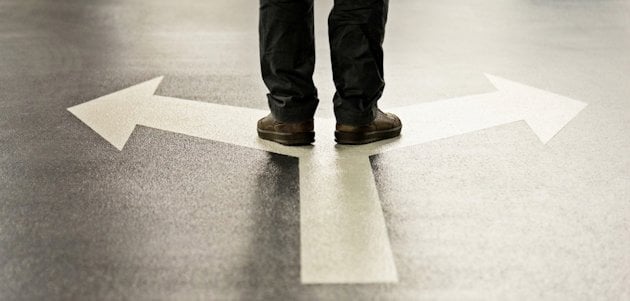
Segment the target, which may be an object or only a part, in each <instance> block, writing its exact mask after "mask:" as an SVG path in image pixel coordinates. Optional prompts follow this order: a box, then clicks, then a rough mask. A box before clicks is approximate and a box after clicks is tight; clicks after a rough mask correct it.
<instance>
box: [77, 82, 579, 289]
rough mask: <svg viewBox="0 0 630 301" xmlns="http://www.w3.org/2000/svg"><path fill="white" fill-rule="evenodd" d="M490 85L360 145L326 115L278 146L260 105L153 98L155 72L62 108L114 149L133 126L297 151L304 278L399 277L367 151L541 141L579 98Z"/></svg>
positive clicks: (575, 108)
mask: <svg viewBox="0 0 630 301" xmlns="http://www.w3.org/2000/svg"><path fill="white" fill-rule="evenodd" d="M486 76H487V77H488V79H489V80H490V81H491V82H492V83H493V84H494V86H495V87H496V88H497V91H495V92H491V93H486V94H480V95H473V96H466V97H459V98H453V99H447V100H442V101H436V102H430V103H423V104H418V105H413V106H408V107H404V108H398V109H396V110H394V111H395V113H397V114H398V115H399V116H400V117H401V119H402V120H403V122H404V127H405V129H404V131H403V135H402V136H401V137H400V138H398V139H394V140H390V141H382V142H378V143H374V144H369V145H363V146H337V145H335V144H334V141H333V137H332V136H333V135H332V134H333V131H334V121H332V120H324V119H318V120H316V125H317V142H316V144H315V145H314V146H308V147H286V146H282V145H279V144H276V143H271V142H268V141H263V140H260V139H258V138H256V135H255V132H254V129H255V123H256V121H257V120H258V119H259V118H260V117H262V116H264V115H266V114H267V112H266V111H262V110H255V109H248V108H240V107H232V106H225V105H217V104H211V103H205V102H198V101H190V100H183V99H177V98H172V97H164V96H156V95H154V92H155V90H156V89H157V87H158V85H159V84H160V82H161V80H162V77H159V78H155V79H153V80H150V81H147V82H144V83H141V84H138V85H136V86H133V87H130V88H127V89H124V90H121V91H118V92H115V93H112V94H109V95H106V96H103V97H100V98H97V99H95V100H92V101H89V102H86V103H83V104H80V105H77V106H74V107H71V108H68V110H69V111H70V112H71V113H72V114H74V115H75V116H76V117H77V118H79V119H80V120H81V121H83V122H85V123H86V124H87V125H88V126H89V127H90V128H92V129H93V130H94V131H96V132H97V133H98V134H99V135H101V136H102V137H103V138H105V139H106V140H107V141H109V142H110V143H111V144H112V145H114V146H115V147H116V148H117V149H119V150H122V149H123V147H124V145H125V143H126V142H127V140H128V139H129V137H130V136H131V133H132V132H133V130H134V128H135V126H136V125H143V126H147V127H152V128H157V129H162V130H166V131H171V132H176V133H181V134H185V135H190V136H195V137H199V138H204V139H210V140H215V141H221V142H225V143H231V144H236V145H240V146H245V147H250V148H255V149H262V150H266V151H270V152H275V153H280V154H285V155H290V156H295V157H299V158H300V165H299V169H300V231H301V234H300V235H301V237H300V238H301V277H302V282H303V283H366V282H396V281H397V280H398V276H397V272H396V267H395V264H394V259H393V256H392V251H391V247H390V244H389V238H388V235H387V227H386V225H385V220H384V218H383V212H382V209H381V205H380V200H379V197H378V192H377V190H376V186H375V183H374V177H373V174H372V172H371V171H372V170H371V165H370V161H369V156H370V155H373V154H377V153H380V152H383V151H387V150H391V149H395V148H400V147H405V146H410V145H416V144H420V143H425V142H428V141H432V140H437V139H442V138H447V137H452V136H455V135H461V134H464V133H469V132H473V131H477V130H481V129H486V128H491V127H494V126H498V125H502V124H507V123H511V122H515V121H519V120H525V121H526V122H527V124H529V126H530V127H531V128H532V130H533V131H534V133H536V135H537V136H538V137H539V138H540V140H541V141H542V142H543V143H547V142H548V141H549V140H550V139H551V138H552V137H553V136H554V135H556V133H558V132H559V131H560V130H561V129H562V128H563V127H564V126H565V125H566V124H567V123H568V122H569V121H570V120H571V119H573V118H574V117H575V116H576V115H577V114H578V113H579V112H580V111H581V110H582V109H583V108H584V107H585V106H586V104H585V103H583V102H580V101H576V100H573V99H569V98H566V97H564V96H560V95H556V94H553V93H550V92H547V91H544V90H540V89H536V88H532V87H529V86H526V85H523V84H519V83H515V82H512V81H509V80H506V79H502V78H499V77H496V76H492V75H486Z"/></svg>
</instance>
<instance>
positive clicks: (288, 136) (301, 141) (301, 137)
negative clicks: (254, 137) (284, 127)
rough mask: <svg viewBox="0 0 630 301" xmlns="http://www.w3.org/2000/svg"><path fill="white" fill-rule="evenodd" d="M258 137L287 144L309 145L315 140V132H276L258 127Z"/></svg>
mask: <svg viewBox="0 0 630 301" xmlns="http://www.w3.org/2000/svg"><path fill="white" fill-rule="evenodd" d="M258 137H260V139H264V140H269V141H273V142H277V143H280V144H282V145H288V146H298V145H309V144H311V143H313V142H315V132H302V133H278V132H273V131H265V130H261V129H258Z"/></svg>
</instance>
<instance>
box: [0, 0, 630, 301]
mask: <svg viewBox="0 0 630 301" xmlns="http://www.w3.org/2000/svg"><path fill="white" fill-rule="evenodd" d="M331 2H332V1H330V0H328V1H317V0H316V23H317V31H318V34H317V35H318V42H317V45H318V66H317V71H316V75H315V79H316V82H317V84H318V88H319V90H320V96H321V99H322V104H321V107H320V109H319V111H318V116H319V117H323V118H331V117H332V110H331V108H332V106H331V104H330V102H328V101H326V99H331V98H332V93H333V85H332V81H331V75H330V66H329V63H328V61H327V59H328V52H327V46H328V44H327V40H326V26H325V25H326V22H325V21H326V20H325V19H326V14H327V11H328V9H329V8H330V6H331V4H332V3H331ZM257 22H258V19H257V4H256V3H255V2H254V1H252V0H231V1H192V0H185V1H163V0H159V1H138V0H132V1H115V0H112V1H80V0H74V1H71V0H64V1H44V0H22V1H17V0H0V299H2V300H121V299H127V300H155V299H159V300H294V299H298V300H318V299H319V300H365V299H373V300H424V299H426V300H436V299H437V300H479V299H483V300H487V299H496V300H505V299H509V300H593V299H598V300H628V299H630V135H629V134H628V133H629V132H630V84H629V80H630V56H628V53H630V3H628V1H587V0H577V1H515V0H514V1H513V0H510V1H454V0H447V1H433V2H429V1H417V0H397V1H392V3H391V4H390V18H389V23H388V32H387V36H386V45H385V49H386V65H385V69H386V81H387V88H386V93H385V96H384V98H383V100H382V102H381V104H382V107H384V108H385V109H387V108H392V109H393V108H397V107H402V106H406V105H412V104H418V103H425V102H433V101H440V100H444V99H449V98H453V97H459V96H466V95H473V94H481V93H487V92H491V91H493V90H494V89H495V88H494V87H493V86H492V84H491V83H490V82H488V80H487V79H486V77H485V76H484V74H485V73H490V74H496V75H498V76H501V77H504V78H508V79H510V80H513V81H517V82H520V83H523V84H527V85H529V86H533V87H537V88H540V89H543V90H546V91H551V92H553V93H557V94H559V95H563V96H566V97H570V98H572V99H576V100H580V101H583V102H586V103H588V107H586V108H585V109H584V110H583V111H582V112H580V114H579V115H577V116H576V117H575V118H574V119H573V120H571V122H570V123H568V124H567V126H566V127H565V128H564V129H562V131H560V132H559V133H558V134H557V135H556V136H555V137H554V138H553V139H552V140H551V141H549V143H547V144H546V145H545V144H542V143H541V142H540V141H539V140H538V138H537V137H536V135H535V134H534V133H533V132H532V130H531V129H530V128H529V127H528V126H527V124H526V123H524V122H522V121H519V122H513V123H509V124H504V125H501V126H496V127H492V128H489V129H486V130H482V131H476V132H472V133H468V134H464V135H458V136H453V137H449V138H445V139H440V140H437V141H432V142H427V143H423V144H420V145H416V146H410V147H406V148H402V149H398V150H393V151H388V152H386V153H383V154H378V155H375V156H372V157H371V164H372V168H373V172H374V178H375V180H376V184H377V185H376V187H377V189H378V194H379V196H380V200H381V205H382V208H383V212H384V216H385V223H386V225H387V232H388V235H389V241H390V243H391V249H392V252H393V257H394V261H395V264H396V268H397V273H398V282H397V283H387V284H379V283H374V284H329V285H324V284H308V285H305V284H302V283H301V281H300V243H301V242H300V211H299V208H300V181H299V168H298V167H299V163H298V159H297V158H293V157H289V156H285V155H279V154H273V153H270V152H266V151H262V150H257V149H251V148H245V147H240V146H237V145H233V144H228V143H222V142H217V141H212V140H205V139H200V138H196V137H191V136H187V135H182V134H177V133H173V132H168V131H162V130H159V129H155V128H151V127H146V126H138V127H137V128H136V129H135V131H134V132H133V134H132V135H131V137H130V138H129V141H127V144H126V145H125V148H124V149H123V150H122V151H119V150H118V149H116V148H115V147H113V146H112V145H111V144H109V143H108V142H107V141H105V140H104V139H103V138H101V137H100V136H99V135H98V134H96V133H95V132H94V131H93V130H92V129H90V128H89V127H87V126H86V125H85V124H84V123H82V122H81V121H80V120H78V119H77V118H76V117H75V116H73V115H72V114H71V113H70V112H68V111H67V108H69V107H71V106H75V105H78V104H81V103H84V102H86V101H89V100H92V99H95V98H97V97H100V96H103V95H106V94H109V93H112V92H115V91H118V90H121V89H123V88H126V87H129V86H131V85H134V84H137V83H140V82H142V81H145V80H147V79H150V78H154V77H156V76H164V80H163V81H162V83H161V85H160V87H159V88H158V91H157V92H156V93H157V94H159V95H163V96H170V97H178V98H183V99H189V100H197V101H202V102H208V103H217V104H225V105H231V106H238V107H249V108H257V109H265V106H266V102H265V98H264V93H265V89H264V86H263V84H262V81H261V80H260V75H259V71H258V61H257V60H258V51H257ZM244 130H251V133H252V135H255V131H254V128H252V129H244Z"/></svg>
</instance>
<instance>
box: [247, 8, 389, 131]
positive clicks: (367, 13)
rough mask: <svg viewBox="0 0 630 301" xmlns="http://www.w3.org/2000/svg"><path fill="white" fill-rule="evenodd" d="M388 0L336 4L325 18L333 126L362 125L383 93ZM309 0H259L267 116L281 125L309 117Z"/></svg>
mask: <svg viewBox="0 0 630 301" xmlns="http://www.w3.org/2000/svg"><path fill="white" fill-rule="evenodd" d="M388 4H389V0H335V4H334V7H333V9H332V11H331V13H330V15H329V17H328V35H329V41H330V51H331V62H332V70H333V79H334V82H335V87H336V89H337V91H336V93H335V96H334V99H333V102H334V109H335V117H336V118H337V122H339V123H343V124H349V125H361V124H366V123H369V122H371V121H372V120H374V118H375V116H376V109H377V102H378V99H379V98H380V97H381V95H382V93H383V88H384V87H385V81H384V79H383V48H382V45H383V38H384V34H385V24H386V22H387V9H388ZM313 27H314V26H313V0H260V24H259V34H260V63H261V70H262V76H263V80H264V82H265V85H266V86H267V88H268V89H269V94H267V99H268V102H269V108H270V109H271V113H272V114H273V115H274V116H275V117H276V119H278V120H280V121H285V122H292V121H302V120H306V119H311V118H312V117H313V115H314V114H315V110H316V108H317V104H318V102H319V100H318V97H317V89H316V88H315V85H314V83H313V71H314V68H315V34H314V30H313Z"/></svg>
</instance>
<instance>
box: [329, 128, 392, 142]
mask: <svg viewBox="0 0 630 301" xmlns="http://www.w3.org/2000/svg"><path fill="white" fill-rule="evenodd" d="M401 130H402V126H399V127H395V128H393V129H389V130H386V131H374V132H341V131H335V141H336V142H337V143H339V144H348V145H359V144H368V143H372V142H377V141H381V140H385V139H391V138H396V137H398V136H400V131H401Z"/></svg>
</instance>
